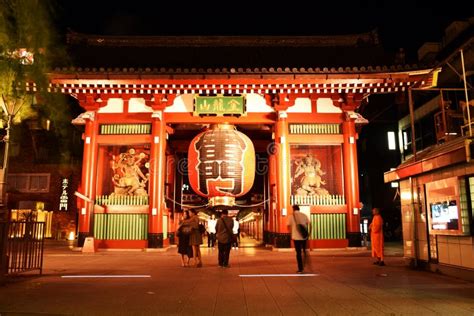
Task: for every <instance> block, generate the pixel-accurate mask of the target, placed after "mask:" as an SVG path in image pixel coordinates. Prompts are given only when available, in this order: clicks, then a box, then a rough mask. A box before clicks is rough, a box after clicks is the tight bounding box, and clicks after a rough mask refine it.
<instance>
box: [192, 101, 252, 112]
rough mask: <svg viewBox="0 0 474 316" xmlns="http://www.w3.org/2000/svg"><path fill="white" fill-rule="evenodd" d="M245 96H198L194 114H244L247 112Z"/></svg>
mask: <svg viewBox="0 0 474 316" xmlns="http://www.w3.org/2000/svg"><path fill="white" fill-rule="evenodd" d="M244 105H245V99H244V97H243V96H233V97H231V96H229V97H224V96H215V97H207V96H205V97H204V96H196V98H195V100H194V115H218V116H222V115H243V114H244V113H245V107H244Z"/></svg>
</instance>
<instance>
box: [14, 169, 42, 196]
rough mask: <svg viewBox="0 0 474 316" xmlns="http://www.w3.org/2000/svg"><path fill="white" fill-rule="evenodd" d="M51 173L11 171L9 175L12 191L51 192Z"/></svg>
mask: <svg viewBox="0 0 474 316" xmlns="http://www.w3.org/2000/svg"><path fill="white" fill-rule="evenodd" d="M49 180H50V174H49V173H11V174H9V175H8V187H9V190H10V191H18V192H22V193H47V192H49Z"/></svg>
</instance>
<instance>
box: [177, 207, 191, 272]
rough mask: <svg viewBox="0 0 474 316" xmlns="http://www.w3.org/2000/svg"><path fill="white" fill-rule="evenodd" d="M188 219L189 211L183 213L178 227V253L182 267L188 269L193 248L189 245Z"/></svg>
mask: <svg viewBox="0 0 474 316" xmlns="http://www.w3.org/2000/svg"><path fill="white" fill-rule="evenodd" d="M189 219H190V217H189V211H184V212H183V219H182V221H181V223H180V224H179V226H178V238H179V240H178V253H179V254H181V266H182V267H188V266H189V260H190V259H191V258H192V257H193V248H192V247H191V245H190V244H189V237H190V235H191V226H190V224H189Z"/></svg>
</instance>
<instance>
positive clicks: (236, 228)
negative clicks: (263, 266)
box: [232, 216, 240, 249]
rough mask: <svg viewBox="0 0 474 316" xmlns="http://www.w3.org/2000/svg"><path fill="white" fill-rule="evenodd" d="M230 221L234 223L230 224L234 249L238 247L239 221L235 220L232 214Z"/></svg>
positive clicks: (235, 217)
mask: <svg viewBox="0 0 474 316" xmlns="http://www.w3.org/2000/svg"><path fill="white" fill-rule="evenodd" d="M232 221H233V223H234V225H233V226H232V234H233V235H234V237H233V240H232V247H234V249H239V239H240V238H239V232H240V224H239V221H238V220H237V216H234V217H233V218H232Z"/></svg>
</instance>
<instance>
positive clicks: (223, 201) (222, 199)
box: [209, 196, 235, 206]
mask: <svg viewBox="0 0 474 316" xmlns="http://www.w3.org/2000/svg"><path fill="white" fill-rule="evenodd" d="M209 205H210V206H218V205H225V206H234V205H235V197H233V196H213V197H211V198H209Z"/></svg>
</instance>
